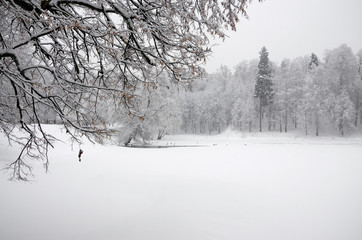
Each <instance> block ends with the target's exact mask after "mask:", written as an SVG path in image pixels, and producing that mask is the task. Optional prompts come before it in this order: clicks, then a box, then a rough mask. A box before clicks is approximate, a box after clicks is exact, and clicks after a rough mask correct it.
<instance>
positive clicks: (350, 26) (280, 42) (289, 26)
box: [205, 0, 362, 73]
mask: <svg viewBox="0 0 362 240" xmlns="http://www.w3.org/2000/svg"><path fill="white" fill-rule="evenodd" d="M247 12H248V15H249V17H250V19H249V20H246V19H244V18H243V19H241V21H240V22H239V23H238V25H237V31H236V32H233V31H228V32H227V34H228V36H229V38H227V39H226V40H225V41H224V42H222V41H221V40H217V41H214V43H215V44H218V45H217V46H215V47H214V48H213V51H214V53H213V55H212V56H211V57H209V58H208V62H207V64H206V66H205V68H206V70H207V71H208V72H210V73H212V72H215V71H216V70H217V69H218V68H219V67H220V65H227V66H229V67H230V68H232V67H234V66H235V65H237V64H238V63H239V62H241V61H242V60H251V59H254V58H258V52H259V51H260V49H261V48H262V46H266V48H267V49H268V50H269V57H270V59H271V60H273V61H277V62H281V60H282V59H283V58H291V59H293V58H295V57H298V56H304V55H310V53H312V52H314V53H316V54H317V55H318V57H319V58H320V59H322V58H323V56H324V51H325V50H326V49H333V48H336V47H338V46H339V45H341V44H342V43H346V44H347V45H348V46H350V47H351V48H352V50H353V51H354V52H357V51H358V50H359V49H362V0H266V1H264V2H262V3H259V2H257V0H254V1H253V3H252V4H251V5H249V7H248V9H247Z"/></svg>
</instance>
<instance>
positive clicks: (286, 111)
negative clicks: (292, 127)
mask: <svg viewBox="0 0 362 240" xmlns="http://www.w3.org/2000/svg"><path fill="white" fill-rule="evenodd" d="M284 132H288V110H287V104H285V119H284Z"/></svg>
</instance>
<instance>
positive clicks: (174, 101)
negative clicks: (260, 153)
mask: <svg viewBox="0 0 362 240" xmlns="http://www.w3.org/2000/svg"><path fill="white" fill-rule="evenodd" d="M270 55H271V56H272V53H270ZM256 57H257V54H256ZM361 66H362V50H361V51H359V52H358V53H357V54H355V53H353V51H352V50H351V48H350V47H348V46H347V45H345V44H343V45H341V46H339V47H338V48H335V49H332V50H326V51H325V54H324V56H317V55H315V54H313V53H311V54H310V55H306V56H302V57H297V58H295V59H292V60H291V59H284V60H283V61H282V62H281V63H276V62H273V61H271V60H270V59H269V53H268V51H267V48H265V47H264V48H263V49H262V50H261V51H260V53H259V58H256V59H255V60H251V61H242V62H240V63H239V64H238V65H237V66H236V67H235V68H234V69H230V68H228V67H227V66H221V67H220V69H219V70H218V71H217V72H216V73H214V74H205V75H204V76H203V77H200V78H199V79H195V80H194V81H192V82H191V83H187V84H184V85H183V84H173V83H172V82H171V80H170V78H169V77H167V76H166V75H161V76H159V79H158V80H157V84H155V83H153V84H151V85H145V86H144V88H143V89H142V91H140V92H139V94H140V95H142V97H143V98H144V99H146V101H142V102H140V104H141V105H140V106H139V109H141V111H140V112H142V113H143V114H142V116H130V114H125V113H122V111H119V112H107V111H106V109H107V108H106V107H105V108H104V109H99V110H98V111H100V112H101V111H103V112H101V115H102V116H103V117H104V118H105V119H107V120H106V123H107V124H110V125H113V126H118V127H120V130H121V131H120V143H122V142H123V143H126V144H127V143H129V142H130V141H132V139H133V140H137V141H147V140H150V139H154V138H158V139H161V138H162V137H164V136H165V135H166V134H176V133H193V134H217V133H220V132H222V131H223V130H224V129H226V128H228V127H232V128H233V129H235V130H240V131H248V132H252V131H258V132H259V131H278V132H288V131H291V130H298V131H302V132H304V133H305V134H306V135H316V136H318V135H321V134H323V133H334V134H340V135H345V134H350V133H354V132H356V131H358V129H359V125H361V124H362V108H361V98H362V92H361V91H362V73H361ZM149 88H152V91H150V89H149ZM104 104H105V106H106V105H107V102H105V103H104ZM44 114H47V115H48V116H47V117H45V119H47V120H46V122H48V123H53V122H55V123H56V119H55V118H53V117H55V114H52V112H51V111H47V112H46V113H44ZM360 128H361V127H360Z"/></svg>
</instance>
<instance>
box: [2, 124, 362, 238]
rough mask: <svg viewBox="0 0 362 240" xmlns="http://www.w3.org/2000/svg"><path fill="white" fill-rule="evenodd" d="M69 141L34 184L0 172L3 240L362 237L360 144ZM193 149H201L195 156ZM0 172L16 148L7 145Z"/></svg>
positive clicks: (185, 138)
mask: <svg viewBox="0 0 362 240" xmlns="http://www.w3.org/2000/svg"><path fill="white" fill-rule="evenodd" d="M47 128H48V130H49V131H52V132H53V133H54V134H55V135H57V136H58V137H59V138H61V139H63V140H64V141H65V142H64V143H61V142H59V143H57V144H56V148H55V149H53V150H51V152H50V159H51V163H50V172H49V173H48V174H45V173H44V172H43V169H42V167H41V163H40V162H39V163H37V162H35V163H34V173H35V174H36V179H35V181H34V182H32V183H19V182H10V181H7V178H8V173H6V172H2V173H1V174H0V239H1V240H10V239H26V240H32V239H34V240H42V239H52V240H58V239H59V240H64V239H77V240H88V239H95V240H98V239H102V240H113V239H117V240H119V239H121V240H135V239H137V240H187V239H189V240H208V239H218V240H219V239H223V240H224V239H228V240H234V239H235V240H239V239H246V240H256V239H258V240H272V239H275V240H292V239H293V240H298V239H301V240H313V239H315V240H360V239H362V137H348V138H341V137H319V138H315V137H308V138H306V137H303V136H298V137H296V136H295V135H293V134H287V135H286V134H280V133H253V134H241V133H236V132H232V131H227V132H225V133H223V134H221V135H216V136H194V135H176V136H167V137H166V139H165V140H162V141H154V142H153V143H152V144H153V145H154V146H156V145H157V146H172V145H174V146H180V145H183V146H186V145H192V146H190V147H175V148H146V149H141V148H125V147H117V146H112V145H105V146H101V145H98V144H97V145H93V144H90V143H85V144H83V145H82V146H81V148H82V149H83V150H84V154H83V158H82V162H78V159H77V153H78V150H79V146H78V145H74V146H73V150H72V147H71V144H70V143H68V142H67V141H66V139H67V136H65V135H64V134H63V133H60V132H59V129H57V128H56V127H54V126H48V127H47ZM195 145H198V146H201V147H193V146H195ZM0 153H1V154H0V167H1V168H3V167H4V166H5V164H6V163H9V161H10V160H12V159H14V158H15V156H16V154H17V150H16V148H15V147H9V146H8V145H7V143H6V140H5V139H4V138H3V137H2V136H1V138H0Z"/></svg>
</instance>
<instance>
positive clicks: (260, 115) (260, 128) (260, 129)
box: [259, 98, 262, 132]
mask: <svg viewBox="0 0 362 240" xmlns="http://www.w3.org/2000/svg"><path fill="white" fill-rule="evenodd" d="M261 103H262V102H261V98H260V104H259V131H260V132H262V127H261V117H262V114H261V110H262V109H261Z"/></svg>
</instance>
